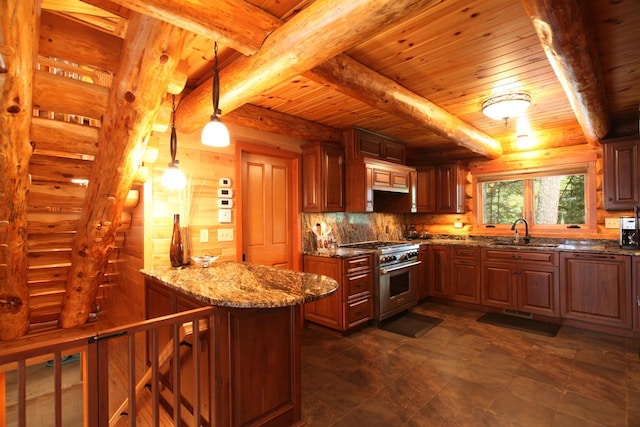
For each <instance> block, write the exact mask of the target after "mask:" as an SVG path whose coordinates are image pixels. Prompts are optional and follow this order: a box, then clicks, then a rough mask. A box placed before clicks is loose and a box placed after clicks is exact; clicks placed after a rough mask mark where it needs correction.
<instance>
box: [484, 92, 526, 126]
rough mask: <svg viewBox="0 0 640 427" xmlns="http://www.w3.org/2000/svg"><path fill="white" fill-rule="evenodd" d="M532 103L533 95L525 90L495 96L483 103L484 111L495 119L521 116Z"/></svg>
mask: <svg viewBox="0 0 640 427" xmlns="http://www.w3.org/2000/svg"><path fill="white" fill-rule="evenodd" d="M529 105H531V95H529V94H528V93H525V92H515V93H507V94H504V95H498V96H493V97H491V98H489V99H487V100H485V101H484V102H483V103H482V112H483V113H484V115H485V116H487V117H489V118H491V119H493V120H508V119H512V118H514V117H518V116H520V115H521V114H522V113H524V112H525V111H526V110H527V108H529Z"/></svg>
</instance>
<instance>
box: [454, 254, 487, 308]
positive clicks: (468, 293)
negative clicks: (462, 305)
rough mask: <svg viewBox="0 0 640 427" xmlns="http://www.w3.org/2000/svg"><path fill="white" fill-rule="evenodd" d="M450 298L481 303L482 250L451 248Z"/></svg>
mask: <svg viewBox="0 0 640 427" xmlns="http://www.w3.org/2000/svg"><path fill="white" fill-rule="evenodd" d="M450 253H451V275H450V286H449V287H450V289H451V294H450V298H451V299H452V300H455V301H463V302H470V303H474V304H479V303H480V248H472V247H456V246H454V247H452V248H451V252H450Z"/></svg>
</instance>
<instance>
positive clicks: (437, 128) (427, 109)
mask: <svg viewBox="0 0 640 427" xmlns="http://www.w3.org/2000/svg"><path fill="white" fill-rule="evenodd" d="M305 76H306V77H308V78H310V79H312V80H314V81H316V82H318V83H321V84H324V85H328V86H330V87H331V88H333V89H335V90H337V91H339V92H342V93H344V94H346V95H349V96H351V97H353V98H355V99H358V100H360V101H362V102H364V103H366V104H368V105H370V106H372V107H374V108H377V109H379V110H382V111H386V112H388V113H391V114H393V115H396V116H398V117H402V118H403V119H405V120H408V121H411V122H414V123H419V124H421V125H423V126H425V127H427V128H428V129H430V130H431V131H433V132H435V133H436V134H438V135H440V136H442V137H445V138H448V139H450V140H452V141H454V142H455V143H456V144H458V145H459V146H461V147H465V148H468V149H469V150H471V151H473V152H475V153H478V154H480V155H483V156H485V157H489V158H496V157H499V156H500V155H501V154H502V147H501V146H500V143H499V142H498V141H496V140H494V139H493V138H491V137H489V136H488V135H486V134H484V133H482V132H480V131H479V130H478V129H476V128H474V127H472V126H471V125H469V124H467V123H465V122H463V121H462V120H460V119H458V118H457V117H455V116H454V115H452V114H449V113H448V112H446V111H445V110H443V109H442V108H440V107H438V106H437V105H435V104H434V103H432V102H430V101H428V100H426V99H424V98H422V97H421V96H419V95H417V94H415V93H413V92H411V91H410V90H408V89H406V88H404V87H402V86H400V85H399V84H398V83H396V82H394V81H393V80H391V79H389V78H387V77H385V76H383V75H381V74H378V73H376V72H375V71H373V70H371V69H370V68H367V67H365V66H364V65H362V64H360V63H359V62H357V61H355V60H354V59H352V58H350V57H348V56H347V55H338V56H336V57H335V58H332V59H330V60H328V61H326V62H324V63H322V64H320V65H318V66H317V67H315V68H314V69H313V70H311V71H309V72H307V73H305Z"/></svg>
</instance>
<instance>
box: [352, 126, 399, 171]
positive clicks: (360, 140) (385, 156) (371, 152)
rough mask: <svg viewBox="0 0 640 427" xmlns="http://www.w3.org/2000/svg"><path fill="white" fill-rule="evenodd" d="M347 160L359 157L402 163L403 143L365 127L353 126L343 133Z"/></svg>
mask: <svg viewBox="0 0 640 427" xmlns="http://www.w3.org/2000/svg"><path fill="white" fill-rule="evenodd" d="M344 141H345V147H346V149H347V158H348V159H349V161H352V160H356V159H359V158H365V157H366V158H369V159H376V160H385V161H387V162H394V163H400V164H404V162H405V147H404V144H403V143H401V142H399V141H396V140H393V139H391V138H388V137H386V136H384V135H379V134H377V133H374V132H370V131H368V130H365V129H360V128H353V129H349V130H347V131H345V133H344Z"/></svg>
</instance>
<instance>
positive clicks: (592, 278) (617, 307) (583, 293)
mask: <svg viewBox="0 0 640 427" xmlns="http://www.w3.org/2000/svg"><path fill="white" fill-rule="evenodd" d="M560 260H561V264H560V274H561V275H562V279H563V286H562V301H563V303H562V317H563V318H565V319H570V320H577V321H582V322H588V323H592V324H598V325H604V326H614V327H619V328H625V329H631V327H632V323H633V322H632V312H633V310H632V304H631V257H630V256H624V255H607V254H589V253H574V252H563V253H562V254H561V257H560Z"/></svg>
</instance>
